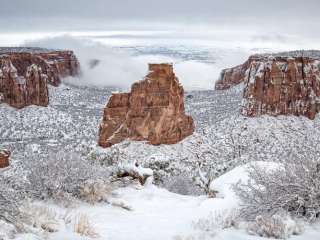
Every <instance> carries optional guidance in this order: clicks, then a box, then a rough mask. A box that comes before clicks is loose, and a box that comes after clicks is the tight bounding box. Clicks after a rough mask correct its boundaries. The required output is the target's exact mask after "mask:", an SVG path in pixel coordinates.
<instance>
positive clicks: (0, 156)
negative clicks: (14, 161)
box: [0, 150, 11, 168]
mask: <svg viewBox="0 0 320 240" xmlns="http://www.w3.org/2000/svg"><path fill="white" fill-rule="evenodd" d="M10 155H11V153H10V152H9V151H8V150H0V168H5V167H8V166H9V165H10V164H9V158H10Z"/></svg>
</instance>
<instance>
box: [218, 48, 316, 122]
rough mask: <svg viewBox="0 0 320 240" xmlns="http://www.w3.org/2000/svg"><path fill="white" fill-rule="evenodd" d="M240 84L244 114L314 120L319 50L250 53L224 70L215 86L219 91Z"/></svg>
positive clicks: (242, 111)
mask: <svg viewBox="0 0 320 240" xmlns="http://www.w3.org/2000/svg"><path fill="white" fill-rule="evenodd" d="M239 83H244V91H243V103H242V109H241V113H242V114H243V115H245V116H252V117H254V116H259V115H263V114H268V115H273V116H277V115H297V116H300V115H302V116H306V117H308V118H310V119H314V118H315V116H316V114H317V113H318V112H319V111H320V52H319V51H306V52H300V51H299V52H298V51H296V52H288V53H280V54H275V55H253V56H251V57H250V58H249V59H248V60H247V61H246V62H245V63H244V64H242V65H239V66H236V67H234V68H229V69H225V70H223V71H222V73H221V77H220V79H219V80H218V81H217V83H216V85H215V89H217V90H222V89H227V88H230V87H231V86H233V85H237V84H239Z"/></svg>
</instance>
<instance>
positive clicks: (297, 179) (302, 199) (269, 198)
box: [234, 158, 320, 221]
mask: <svg viewBox="0 0 320 240" xmlns="http://www.w3.org/2000/svg"><path fill="white" fill-rule="evenodd" d="M248 173H249V177H250V180H249V181H248V183H241V182H239V183H238V184H236V185H235V186H234V189H235V192H236V193H237V195H238V196H239V198H240V200H241V201H242V217H244V218H245V219H246V220H249V221H254V220H255V218H256V217H257V216H259V215H262V216H269V217H272V216H274V215H276V214H277V213H279V212H282V211H286V212H288V213H290V214H291V215H293V216H296V217H304V218H306V219H307V220H309V221H313V220H315V219H316V218H318V217H320V161H319V160H318V159H316V158H315V159H308V160H301V159H296V160H295V161H291V162H286V163H283V164H281V165H280V164H279V166H278V167H276V168H274V169H273V170H271V171H267V172H266V169H265V168H262V167H259V166H258V165H255V164H253V165H252V166H251V167H250V168H249V171H248Z"/></svg>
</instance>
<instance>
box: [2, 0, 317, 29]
mask: <svg viewBox="0 0 320 240" xmlns="http://www.w3.org/2000/svg"><path fill="white" fill-rule="evenodd" d="M0 2H1V4H0V27H1V30H2V31H10V30H15V29H25V30H26V29H45V30H50V29H52V30H54V29H56V28H65V29H72V28H76V29H80V28H93V29H94V28H108V27H112V26H117V24H122V25H121V27H122V28H123V26H126V25H127V27H128V28H130V27H131V28H140V27H141V28H142V27H143V26H145V25H148V26H149V27H150V26H152V24H156V23H157V24H158V25H161V24H163V25H165V24H170V25H175V24H185V25H188V24H194V25H201V24H203V25H223V26H224V25H242V26H243V27H244V28H245V27H246V26H248V27H249V26H255V27H260V28H265V27H268V28H271V29H272V28H274V29H277V30H278V29H280V30H281V29H283V30H288V29H290V30H292V31H295V32H300V31H301V32H305V31H310V32H312V31H313V32H318V30H317V29H316V28H317V25H318V22H319V21H320V14H319V9H320V0H112V1H111V0H0ZM305 24H308V26H305ZM155 26H156V25H155ZM313 26H314V27H315V29H314V28H313Z"/></svg>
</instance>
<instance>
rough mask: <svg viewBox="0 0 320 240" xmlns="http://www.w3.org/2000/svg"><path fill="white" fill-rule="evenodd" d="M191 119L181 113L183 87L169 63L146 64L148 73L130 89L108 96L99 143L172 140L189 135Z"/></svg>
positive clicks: (191, 128) (192, 128)
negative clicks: (127, 91) (129, 90)
mask: <svg viewBox="0 0 320 240" xmlns="http://www.w3.org/2000/svg"><path fill="white" fill-rule="evenodd" d="M193 131H194V123H193V119H192V118H191V117H190V116H187V115H185V113H184V90H183V88H182V86H181V85H180V84H179V81H178V79H177V77H176V76H175V74H174V72H173V67H172V65H170V64H149V73H148V75H147V76H146V77H145V79H144V80H143V81H139V82H136V83H134V84H133V85H132V87H131V92H130V93H116V94H113V95H112V96H111V98H110V99H109V102H108V104H107V106H106V107H105V110H104V116H103V121H102V123H101V125H100V131H99V145H100V146H102V147H110V146H111V145H113V144H116V143H119V142H121V141H123V140H125V139H131V140H137V141H147V142H149V143H150V144H154V145H158V144H174V143H177V142H179V141H181V140H182V139H183V138H185V137H187V136H189V135H191V134H192V133H193Z"/></svg>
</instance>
